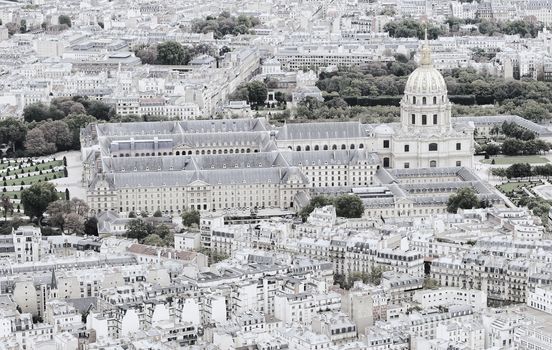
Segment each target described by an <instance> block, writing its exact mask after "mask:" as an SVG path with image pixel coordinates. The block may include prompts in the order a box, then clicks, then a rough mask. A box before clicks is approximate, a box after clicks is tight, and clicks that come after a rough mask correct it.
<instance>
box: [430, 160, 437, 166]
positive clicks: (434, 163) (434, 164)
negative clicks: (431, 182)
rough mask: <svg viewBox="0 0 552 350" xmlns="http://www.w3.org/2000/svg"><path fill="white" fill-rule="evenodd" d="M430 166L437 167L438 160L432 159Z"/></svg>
mask: <svg viewBox="0 0 552 350" xmlns="http://www.w3.org/2000/svg"><path fill="white" fill-rule="evenodd" d="M429 167H430V168H436V167H437V161H436V160H432V161H430V162H429Z"/></svg>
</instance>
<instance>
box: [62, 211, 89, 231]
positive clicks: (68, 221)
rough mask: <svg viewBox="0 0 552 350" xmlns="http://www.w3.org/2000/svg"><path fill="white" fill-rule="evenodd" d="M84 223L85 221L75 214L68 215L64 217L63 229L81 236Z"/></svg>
mask: <svg viewBox="0 0 552 350" xmlns="http://www.w3.org/2000/svg"><path fill="white" fill-rule="evenodd" d="M84 221H85V219H84V218H83V217H82V216H81V215H79V214H77V213H69V214H67V215H65V228H67V230H68V231H69V232H70V233H74V234H76V235H82V234H83V233H84Z"/></svg>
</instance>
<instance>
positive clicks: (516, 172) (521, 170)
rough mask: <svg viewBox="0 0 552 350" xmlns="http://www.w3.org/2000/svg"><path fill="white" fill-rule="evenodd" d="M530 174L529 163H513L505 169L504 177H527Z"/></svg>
mask: <svg viewBox="0 0 552 350" xmlns="http://www.w3.org/2000/svg"><path fill="white" fill-rule="evenodd" d="M531 175H532V172H531V165H530V164H529V163H515V164H512V165H510V166H509V167H508V168H507V169H506V177H507V178H508V179H513V178H519V177H529V176H531Z"/></svg>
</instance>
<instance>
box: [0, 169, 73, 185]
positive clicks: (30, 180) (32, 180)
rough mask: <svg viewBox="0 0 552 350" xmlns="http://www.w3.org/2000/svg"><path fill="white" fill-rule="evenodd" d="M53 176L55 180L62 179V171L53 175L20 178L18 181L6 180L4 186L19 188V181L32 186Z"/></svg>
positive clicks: (51, 178)
mask: <svg viewBox="0 0 552 350" xmlns="http://www.w3.org/2000/svg"><path fill="white" fill-rule="evenodd" d="M54 174H55V175H56V178H57V179H59V178H62V177H64V176H63V175H64V174H63V171H56V172H53V173H45V174H42V175H33V176H25V177H22V176H20V177H19V178H18V179H8V180H6V186H19V185H21V181H23V182H25V185H32V184H35V183H37V182H38V180H42V181H44V179H46V178H48V181H49V180H53V179H54Z"/></svg>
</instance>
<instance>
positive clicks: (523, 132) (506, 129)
mask: <svg viewBox="0 0 552 350" xmlns="http://www.w3.org/2000/svg"><path fill="white" fill-rule="evenodd" d="M499 130H500V131H502V133H503V134H504V135H506V136H507V137H511V138H514V139H518V140H522V141H529V140H533V139H535V138H536V135H535V133H534V132H532V131H531V130H527V129H524V128H522V127H521V126H519V125H517V124H516V123H514V122H512V123H509V122H504V123H502V125H501V127H500V128H498V127H494V128H493V129H492V130H491V134H492V133H496V134H498V132H499Z"/></svg>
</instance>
